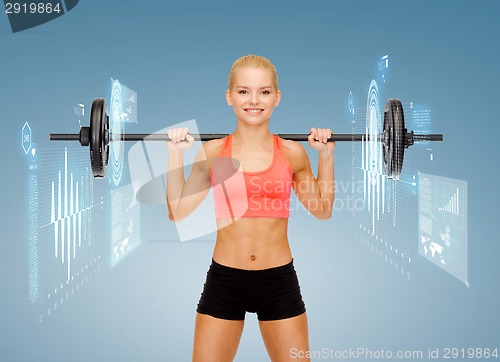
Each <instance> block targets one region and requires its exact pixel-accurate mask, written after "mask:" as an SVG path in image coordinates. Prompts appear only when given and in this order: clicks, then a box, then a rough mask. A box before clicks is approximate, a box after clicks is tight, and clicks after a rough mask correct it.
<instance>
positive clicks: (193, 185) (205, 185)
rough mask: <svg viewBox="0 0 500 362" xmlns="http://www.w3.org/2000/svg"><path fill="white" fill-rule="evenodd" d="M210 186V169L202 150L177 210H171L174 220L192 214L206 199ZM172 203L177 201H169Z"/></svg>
mask: <svg viewBox="0 0 500 362" xmlns="http://www.w3.org/2000/svg"><path fill="white" fill-rule="evenodd" d="M210 186H211V183H210V173H209V167H208V163H207V161H206V157H204V153H203V148H202V149H201V150H200V152H199V153H198V155H197V156H196V158H195V162H194V163H193V165H192V168H191V172H190V175H189V177H188V179H187V180H186V182H185V183H184V186H183V188H182V194H181V197H180V199H179V200H177V204H176V205H177V206H176V208H175V210H173V209H172V208H170V211H171V212H173V217H174V219H178V220H182V219H184V218H185V217H186V216H188V215H189V214H191V213H192V212H193V211H194V210H195V209H196V208H197V207H198V206H199V205H200V204H201V203H202V201H203V200H204V199H205V197H206V196H207V194H208V192H209V190H210ZM171 201H175V200H169V204H170V202H171ZM169 206H170V205H169Z"/></svg>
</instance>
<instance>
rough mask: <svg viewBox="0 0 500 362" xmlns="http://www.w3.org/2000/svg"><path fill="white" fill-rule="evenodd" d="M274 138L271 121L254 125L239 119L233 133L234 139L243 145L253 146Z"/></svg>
mask: <svg viewBox="0 0 500 362" xmlns="http://www.w3.org/2000/svg"><path fill="white" fill-rule="evenodd" d="M270 138H272V134H271V132H270V131H269V121H268V122H265V123H263V124H260V125H257V126H252V125H248V124H245V123H243V122H239V121H238V125H237V127H236V130H235V131H234V133H233V139H236V140H237V141H238V143H240V144H241V145H243V146H246V145H248V146H252V145H257V144H262V142H266V141H268V140H269V139H270Z"/></svg>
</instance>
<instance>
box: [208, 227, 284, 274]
mask: <svg viewBox="0 0 500 362" xmlns="http://www.w3.org/2000/svg"><path fill="white" fill-rule="evenodd" d="M217 228H218V231H217V239H216V242H215V248H214V253H213V259H214V260H215V261H216V262H217V263H219V264H222V265H226V266H230V267H233V268H238V269H245V270H261V269H268V268H273V267H276V266H281V265H285V264H288V263H289V262H290V261H291V260H292V253H291V251H290V245H289V244H288V237H287V228H288V219H285V218H241V219H238V220H236V221H232V220H227V219H220V220H217Z"/></svg>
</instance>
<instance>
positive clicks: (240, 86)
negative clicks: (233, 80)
mask: <svg viewBox="0 0 500 362" xmlns="http://www.w3.org/2000/svg"><path fill="white" fill-rule="evenodd" d="M236 88H240V89H250V87H245V86H242V85H239V86H236ZM259 89H273V87H272V86H270V85H266V86H265V87H260V88H259Z"/></svg>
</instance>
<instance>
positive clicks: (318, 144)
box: [286, 128, 335, 219]
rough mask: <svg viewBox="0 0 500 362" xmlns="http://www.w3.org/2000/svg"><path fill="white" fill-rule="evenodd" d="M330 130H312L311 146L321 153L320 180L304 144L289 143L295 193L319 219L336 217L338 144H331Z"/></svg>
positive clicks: (319, 156) (319, 159)
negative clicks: (334, 202) (315, 173)
mask: <svg viewBox="0 0 500 362" xmlns="http://www.w3.org/2000/svg"><path fill="white" fill-rule="evenodd" d="M331 134H332V132H331V130H329V129H315V128H312V129H311V131H310V135H309V145H310V146H311V147H312V148H314V149H316V150H317V151H318V177H317V178H315V177H314V175H313V173H312V170H311V164H310V162H309V157H308V156H307V153H306V150H305V149H304V147H302V145H300V144H299V143H296V142H293V141H287V145H288V147H286V149H288V152H287V153H288V159H289V161H290V165H291V166H292V168H293V181H292V185H293V190H294V192H295V194H296V195H297V198H298V200H299V201H300V202H301V203H302V205H304V207H305V208H306V209H307V210H308V211H309V212H310V213H311V214H313V215H314V216H316V217H317V218H318V219H328V218H330V217H331V216H332V209H333V201H334V197H335V187H334V162H333V153H334V148H335V143H334V142H327V140H328V138H330V136H331Z"/></svg>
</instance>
